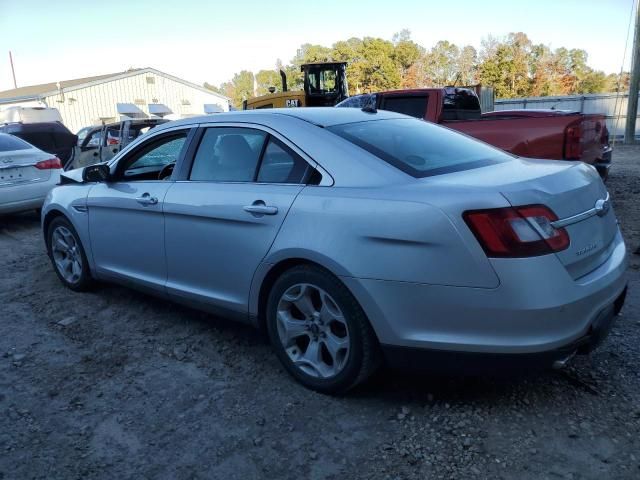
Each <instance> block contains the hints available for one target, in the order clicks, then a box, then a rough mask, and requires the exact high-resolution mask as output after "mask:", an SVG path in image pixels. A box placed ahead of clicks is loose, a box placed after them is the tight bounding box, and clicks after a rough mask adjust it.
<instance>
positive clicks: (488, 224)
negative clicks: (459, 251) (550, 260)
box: [463, 205, 569, 258]
mask: <svg viewBox="0 0 640 480" xmlns="http://www.w3.org/2000/svg"><path fill="white" fill-rule="evenodd" d="M463 218H464V221H465V222H466V224H467V225H468V226H469V228H470V229H471V231H472V232H473V234H474V235H475V237H476V239H477V240H478V242H479V243H480V245H481V246H482V248H483V249H484V251H485V253H486V254H487V256H488V257H500V258H519V257H535V256H538V255H546V254H549V253H554V252H559V251H561V250H564V249H566V248H567V247H568V246H569V235H568V233H567V231H566V230H565V229H564V228H554V227H553V226H552V225H551V222H554V221H556V220H558V217H557V216H556V214H555V213H553V212H552V211H551V210H550V209H549V208H548V207H546V206H544V205H526V206H523V207H508V208H492V209H487V210H470V211H467V212H465V213H464V214H463Z"/></svg>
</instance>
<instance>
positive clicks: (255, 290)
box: [42, 108, 626, 393]
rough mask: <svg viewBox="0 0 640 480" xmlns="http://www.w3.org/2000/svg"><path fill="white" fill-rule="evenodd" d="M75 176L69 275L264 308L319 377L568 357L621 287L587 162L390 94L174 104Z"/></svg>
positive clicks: (244, 310)
mask: <svg viewBox="0 0 640 480" xmlns="http://www.w3.org/2000/svg"><path fill="white" fill-rule="evenodd" d="M61 183H62V185H61V186H59V187H57V188H55V189H54V190H53V191H52V192H51V194H50V195H49V196H48V198H47V200H46V204H45V207H44V209H43V213H42V227H43V231H44V235H45V238H46V245H47V249H48V253H49V256H50V257H51V260H52V263H53V267H54V269H55V271H56V273H57V275H58V276H59V278H60V280H61V281H62V283H64V284H65V285H66V286H68V287H69V288H71V289H73V290H78V291H80V290H85V289H87V288H89V287H90V286H91V283H92V281H93V280H94V279H98V280H107V281H113V282H119V283H122V284H125V285H129V286H131V287H134V288H138V289H142V290H144V291H147V292H150V293H152V294H156V295H160V296H163V297H166V298H170V299H173V300H175V301H177V302H183V303H185V304H188V305H191V306H196V307H199V308H202V309H206V310H209V311H211V312H214V313H218V314H222V315H225V316H232V317H234V318H237V319H238V320H240V321H244V322H249V323H251V324H253V325H255V326H257V327H259V328H263V329H264V330H265V331H266V332H267V333H268V335H269V338H270V341H271V343H272V345H273V348H274V350H275V353H276V354H277V356H278V358H279V359H280V360H281V362H282V364H283V365H284V367H285V368H286V370H288V371H289V373H290V374H291V375H293V377H295V378H296V379H297V380H298V381H300V382H301V383H303V384H304V385H306V386H307V387H310V388H312V389H315V390H318V391H322V392H330V393H333V392H344V391H346V390H348V389H350V388H352V387H354V386H355V385H357V384H359V383H361V382H362V381H364V380H365V379H367V378H368V377H369V376H370V375H371V374H372V373H373V372H374V371H375V370H376V368H377V367H378V366H380V365H381V364H382V363H383V362H386V363H388V364H392V365H394V364H395V365H402V364H411V365H421V366H425V367H429V366H433V365H439V366H442V365H447V366H456V367H459V368H462V369H469V368H471V367H472V366H476V365H478V364H480V361H481V360H489V364H493V365H498V366H500V365H502V366H507V365H513V364H516V363H518V361H520V360H522V361H523V362H524V363H525V364H527V365H529V364H530V362H532V361H533V362H534V363H535V364H536V365H544V366H550V365H552V364H555V365H561V364H563V363H564V362H565V361H566V360H567V359H568V358H569V357H570V356H572V355H573V354H574V353H576V352H587V351H589V350H590V349H592V348H593V347H594V346H595V345H597V344H598V342H599V341H600V340H601V339H602V338H603V337H604V336H605V335H606V333H607V331H608V329H609V328H610V326H611V323H612V321H613V319H614V317H615V314H617V313H618V312H619V311H620V308H621V307H622V303H623V302H624V295H625V292H626V281H625V276H624V272H625V269H626V252H625V246H624V243H623V240H622V237H621V235H620V231H619V229H618V225H617V221H616V218H615V215H614V213H613V210H612V209H611V206H610V201H609V196H608V193H607V191H606V188H605V186H604V184H603V183H602V181H601V180H600V177H599V176H598V174H597V172H596V171H595V170H594V169H593V168H592V167H590V166H588V165H585V164H582V163H577V162H558V161H549V160H543V161H535V160H523V159H519V158H516V157H513V156H511V155H508V154H506V153H504V152H502V151H500V150H497V149H495V148H493V147H491V146H489V145H486V144H484V143H481V142H478V141H476V140H473V139H471V138H469V137H466V136H464V135H461V134H458V133H455V132H453V131H451V130H448V129H446V128H442V127H439V126H437V125H432V124H429V123H426V122H423V121H420V120H416V119H412V118H409V117H406V116H404V115H399V114H395V113H391V112H383V111H378V112H376V111H371V110H369V111H361V110H357V109H334V108H315V109H314V108H308V109H283V110H279V109H274V110H269V111H265V110H260V111H248V112H233V113H225V114H221V115H217V116H214V117H200V118H189V119H185V120H180V121H176V122H170V123H167V124H165V125H162V126H159V127H157V128H156V129H154V130H153V131H152V132H150V133H149V134H148V135H145V136H144V137H142V138H141V139H139V140H137V141H136V142H134V143H132V144H131V145H129V146H128V147H127V148H125V149H124V150H123V151H122V152H120V153H119V154H118V155H117V156H116V157H114V158H113V159H112V160H111V161H110V162H109V163H108V164H99V165H93V166H89V167H85V168H84V169H78V170H74V171H70V172H66V173H65V174H63V177H62V182H61ZM442 359H444V361H443V360H442Z"/></svg>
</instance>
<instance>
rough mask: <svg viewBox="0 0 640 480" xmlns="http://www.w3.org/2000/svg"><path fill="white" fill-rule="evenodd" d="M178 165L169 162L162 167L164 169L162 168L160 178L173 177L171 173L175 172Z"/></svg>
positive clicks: (167, 178)
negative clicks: (174, 169)
mask: <svg viewBox="0 0 640 480" xmlns="http://www.w3.org/2000/svg"><path fill="white" fill-rule="evenodd" d="M175 166H176V163H175V162H173V163H168V164H166V165H165V166H164V167H162V170H160V173H159V174H158V180H169V179H170V178H171V174H172V173H173V168H174V167H175Z"/></svg>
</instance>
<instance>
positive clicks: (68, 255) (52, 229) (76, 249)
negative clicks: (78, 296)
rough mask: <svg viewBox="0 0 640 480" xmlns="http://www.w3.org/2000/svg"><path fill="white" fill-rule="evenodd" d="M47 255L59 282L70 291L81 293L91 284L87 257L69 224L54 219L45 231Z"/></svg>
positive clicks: (63, 220) (60, 218) (76, 234)
mask: <svg viewBox="0 0 640 480" xmlns="http://www.w3.org/2000/svg"><path fill="white" fill-rule="evenodd" d="M47 253H48V254H49V258H50V259H51V264H52V265H53V269H54V270H55V272H56V275H58V278H59V279H60V281H61V282H62V283H63V284H64V285H65V286H66V287H68V288H70V289H71V290H74V291H77V292H82V291H86V290H88V289H89V288H90V287H91V286H92V284H93V279H92V278H91V272H90V270H89V263H88V262H87V256H86V254H85V252H84V248H83V247H82V243H81V242H80V237H79V236H78V233H77V232H76V230H75V228H73V225H71V222H69V221H68V220H67V219H66V218H64V217H57V218H54V219H53V220H52V221H51V223H50V224H49V227H48V230H47Z"/></svg>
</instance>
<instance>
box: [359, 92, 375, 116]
mask: <svg viewBox="0 0 640 480" xmlns="http://www.w3.org/2000/svg"><path fill="white" fill-rule="evenodd" d="M375 98H376V97H375V95H369V101H368V102H367V104H366V105H365V106H364V107H362V108H361V110H362V111H363V112H365V113H378V109H376V100H375Z"/></svg>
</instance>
